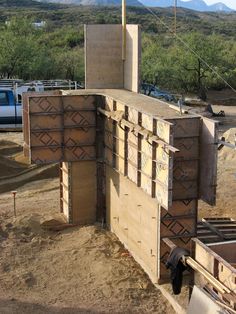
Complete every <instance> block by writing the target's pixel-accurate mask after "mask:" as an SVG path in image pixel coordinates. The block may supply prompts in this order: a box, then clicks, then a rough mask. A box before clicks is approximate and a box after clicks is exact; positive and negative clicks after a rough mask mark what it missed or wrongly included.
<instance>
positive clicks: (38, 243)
mask: <svg viewBox="0 0 236 314" xmlns="http://www.w3.org/2000/svg"><path fill="white" fill-rule="evenodd" d="M16 143H17V144H22V134H21V133H9V134H7V133H1V134H0V157H2V158H3V160H4V162H5V164H4V162H3V163H1V159H0V173H1V174H3V175H0V183H1V181H2V180H3V181H4V180H5V179H6V175H7V174H8V175H9V176H12V175H13V176H14V175H16V174H17V175H18V176H19V174H20V173H21V172H22V171H25V168H27V166H26V161H25V160H24V158H23V156H22V153H21V151H20V149H19V146H18V145H16ZM3 177H4V178H3ZM22 182H23V184H22V186H20V187H18V188H17V198H16V212H17V217H16V218H14V215H13V198H12V194H11V189H10V190H9V191H8V192H5V193H2V194H0V246H1V249H0V282H1V284H0V313H1V314H15V313H17V314H18V313H19V314H23V313H24V314H28V313H29V314H32V313H34V314H41V313H68V314H69V313H112V312H113V313H160V314H162V313H173V312H174V310H173V308H172V307H171V306H170V305H169V303H168V302H167V301H166V299H165V298H164V297H163V295H162V294H161V292H160V291H159V290H157V289H156V288H155V287H154V286H153V285H152V284H151V282H150V280H149V279H148V277H147V275H146V274H145V273H144V271H143V270H142V269H141V267H140V266H139V265H138V264H137V263H136V262H135V261H134V260H133V258H132V257H131V256H130V255H129V253H128V252H127V251H126V250H125V249H124V247H123V246H122V245H121V244H120V242H119V241H118V239H117V238H116V237H115V235H113V234H112V233H110V232H108V231H106V230H104V229H102V228H101V227H100V226H99V225H97V226H87V227H83V228H79V227H74V228H69V229H65V230H63V231H50V230H48V228H49V226H51V227H50V228H52V229H55V225H58V222H62V223H64V219H63V217H62V216H61V215H60V214H58V209H59V179H58V178H50V177H48V175H45V178H44V179H42V178H41V180H37V175H36V176H35V177H34V180H33V181H32V180H31V182H29V183H26V184H25V181H24V180H23V181H22ZM13 187H14V186H13ZM53 225H54V228H53Z"/></svg>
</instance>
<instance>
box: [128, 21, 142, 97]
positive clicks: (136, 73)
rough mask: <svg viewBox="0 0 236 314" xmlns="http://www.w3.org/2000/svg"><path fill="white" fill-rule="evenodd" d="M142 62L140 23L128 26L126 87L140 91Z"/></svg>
mask: <svg viewBox="0 0 236 314" xmlns="http://www.w3.org/2000/svg"><path fill="white" fill-rule="evenodd" d="M140 64H141V31H140V27H139V25H127V26H126V56H125V62H124V88H125V89H128V90H130V91H133V92H136V93H138V92H139V87H140Z"/></svg>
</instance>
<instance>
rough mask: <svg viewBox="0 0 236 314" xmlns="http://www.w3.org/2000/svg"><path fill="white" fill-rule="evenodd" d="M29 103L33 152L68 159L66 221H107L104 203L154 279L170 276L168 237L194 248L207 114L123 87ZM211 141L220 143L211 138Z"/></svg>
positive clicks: (41, 157)
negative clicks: (187, 110) (181, 108)
mask: <svg viewBox="0 0 236 314" xmlns="http://www.w3.org/2000/svg"><path fill="white" fill-rule="evenodd" d="M26 106H28V108H27V109H28V126H29V128H28V131H27V132H28V133H27V134H28V151H29V157H30V159H31V162H35V163H49V162H62V165H63V166H62V175H61V197H62V202H61V204H62V209H63V212H64V213H65V215H66V216H67V217H68V220H69V221H70V222H72V223H79V224H83V223H89V222H93V221H95V220H96V219H98V216H99V219H100V220H101V219H103V220H104V219H105V216H104V207H105V205H106V211H107V222H108V225H109V227H110V228H111V230H113V231H114V232H115V233H116V235H117V236H118V237H119V238H120V240H121V241H122V242H123V243H124V244H125V245H126V246H127V248H129V250H130V251H131V252H132V254H133V255H134V257H135V258H136V259H137V260H138V261H139V262H140V264H141V265H142V266H143V267H144V269H145V270H146V271H147V272H148V273H149V274H150V276H151V277H152V279H153V281H155V282H157V281H159V282H160V281H162V280H165V279H166V275H167V273H166V269H165V267H164V263H165V259H166V257H167V255H168V253H169V250H168V248H167V247H166V246H165V244H164V243H163V241H162V239H163V238H164V237H168V238H171V239H173V241H174V243H175V244H177V245H180V246H182V247H186V248H189V245H190V239H191V238H192V237H194V236H196V222H197V200H198V198H199V196H200V193H199V178H200V173H201V172H200V168H201V162H202V155H201V152H202V150H203V149H204V145H205V142H204V141H202V139H201V134H202V133H201V128H202V118H201V117H200V116H197V115H189V114H187V115H180V113H178V112H177V111H175V110H173V109H172V108H170V107H169V106H168V105H167V104H163V102H160V101H158V100H155V99H152V98H149V97H146V96H143V95H140V94H136V93H132V92H129V91H126V90H117V89H115V90H109V89H106V90H97V89H96V90H80V91H76V92H75V91H73V92H72V91H65V92H62V95H60V96H48V95H47V96H45V97H42V96H40V97H38V98H37V97H35V96H29V98H28V101H27V105H26ZM45 117H46V118H45ZM214 127H216V125H215V124H214ZM68 134H69V135H68ZM65 139H66V140H65ZM42 140H43V141H42ZM68 140H69V142H68ZM215 141H216V139H215V138H214V143H215ZM55 142H56V144H55ZM207 145H208V147H209V145H211V149H214V150H215V149H216V148H217V147H216V145H215V144H213V141H212V142H211V144H209V142H207ZM85 148H86V149H88V148H89V149H91V151H90V153H88V151H85ZM77 151H80V152H81V151H82V152H83V153H81V154H77V153H75V152H77ZM204 158H205V157H204ZM214 162H216V159H214V161H213V167H215V163H214ZM104 164H105V165H106V167H104ZM68 169H69V170H68ZM67 173H69V177H68V174H67ZM211 173H212V172H211ZM69 182H74V183H73V184H72V183H70V184H69ZM75 182H76V184H75ZM74 184H75V185H74ZM87 184H88V185H87ZM207 188H208V187H206V189H207ZM85 191H88V193H87V194H86V193H85ZM80 192H81V193H80ZM209 193H214V191H213V190H212V186H210V185H209ZM90 195H92V197H90ZM82 204H83V205H82ZM98 207H99V208H100V209H99V208H98ZM101 208H103V209H102V210H101ZM98 210H100V213H99V215H98Z"/></svg>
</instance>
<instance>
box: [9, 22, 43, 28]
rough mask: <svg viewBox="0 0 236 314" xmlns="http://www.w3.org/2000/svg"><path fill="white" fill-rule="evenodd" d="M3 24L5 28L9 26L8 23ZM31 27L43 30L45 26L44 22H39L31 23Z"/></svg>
mask: <svg viewBox="0 0 236 314" xmlns="http://www.w3.org/2000/svg"><path fill="white" fill-rule="evenodd" d="M5 24H6V25H7V26H9V25H10V24H11V22H10V21H6V22H5ZM32 25H33V26H34V27H35V28H43V27H45V26H46V21H40V22H33V23H32Z"/></svg>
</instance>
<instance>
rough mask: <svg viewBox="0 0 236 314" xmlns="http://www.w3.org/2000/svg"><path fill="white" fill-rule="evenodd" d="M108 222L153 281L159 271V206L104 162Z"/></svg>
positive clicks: (155, 280)
mask: <svg viewBox="0 0 236 314" xmlns="http://www.w3.org/2000/svg"><path fill="white" fill-rule="evenodd" d="M106 208H107V224H108V226H109V228H110V229H111V231H113V232H114V233H115V234H116V235H117V236H118V238H119V239H120V241H121V242H122V243H123V244H124V245H125V246H126V247H127V248H128V250H129V251H130V252H131V254H132V256H133V257H134V258H135V259H136V260H137V261H138V262H139V263H140V265H141V266H142V267H143V268H144V270H145V271H146V272H147V273H148V274H149V276H150V277H151V278H152V280H153V281H154V282H157V271H158V258H157V256H158V224H157V221H158V206H157V203H156V201H155V200H154V199H152V198H151V197H150V196H148V195H147V194H146V193H145V192H144V191H142V190H140V189H139V188H138V187H137V185H135V184H134V183H133V182H131V181H130V180H128V179H127V178H125V177H124V176H123V175H120V174H119V173H118V172H117V171H115V170H114V169H112V168H111V167H110V166H106Z"/></svg>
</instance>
